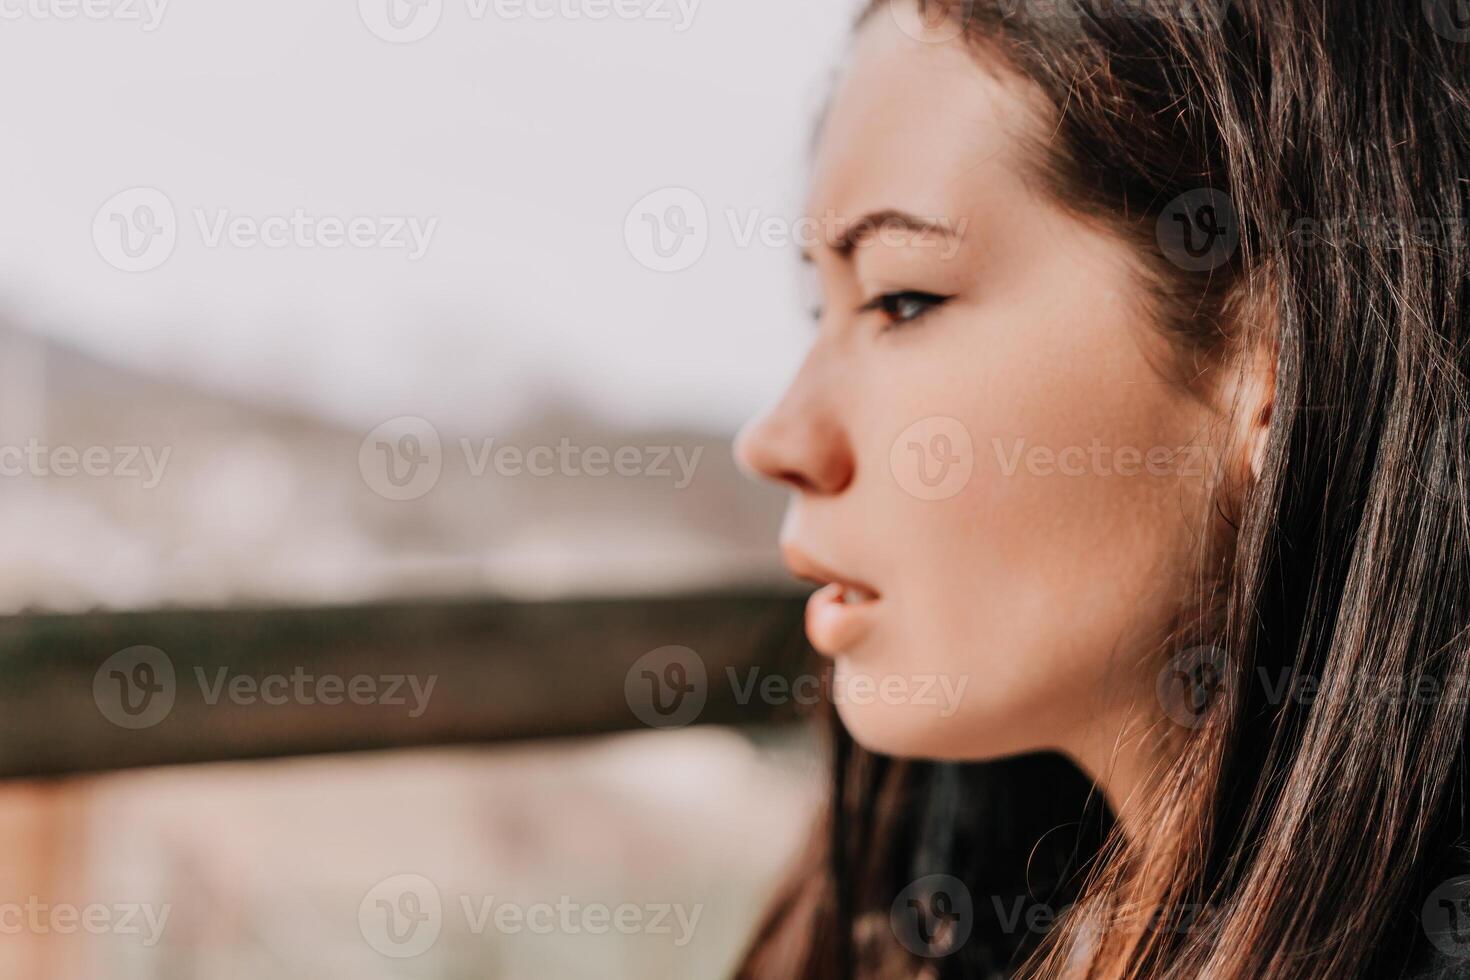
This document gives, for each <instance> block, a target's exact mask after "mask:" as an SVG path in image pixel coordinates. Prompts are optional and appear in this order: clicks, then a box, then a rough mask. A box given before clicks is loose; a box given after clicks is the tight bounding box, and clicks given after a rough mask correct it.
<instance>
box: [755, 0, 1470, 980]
mask: <svg viewBox="0 0 1470 980" xmlns="http://www.w3.org/2000/svg"><path fill="white" fill-rule="evenodd" d="M898 2H908V3H911V4H912V3H915V2H916V0H898ZM886 3H887V0H882V2H880V3H879V4H876V5H875V7H874V8H872V9H870V10H869V12H868V16H872V15H873V10H874V9H878V8H883V7H886ZM1450 6H1451V5H1450V3H1448V2H1447V3H1445V4H1443V5H1441V4H1439V3H1438V2H1437V0H1426V2H1422V3H1421V2H1419V0H1399V2H1393V3H1389V2H1385V0H1332V2H1330V3H1323V2H1320V0H968V2H961V0H947V2H944V3H939V4H935V3H932V2H931V3H927V4H925V7H926V8H927V9H928V10H929V11H931V12H932V11H934V10H940V11H942V12H943V13H944V14H945V15H946V16H947V17H949V18H950V19H951V23H957V24H959V25H962V27H963V32H964V38H965V40H966V41H968V42H969V43H970V44H971V45H972V46H973V48H974V49H975V53H976V57H977V59H978V60H979V61H980V62H982V63H983V64H985V65H986V67H987V68H990V69H999V70H1004V71H1006V72H1010V73H1012V74H1014V75H1015V76H1017V77H1018V78H1020V79H1024V80H1025V84H1028V85H1031V86H1034V87H1035V88H1037V89H1039V90H1040V92H1041V93H1043V94H1044V95H1045V96H1046V99H1047V101H1048V102H1049V103H1050V105H1051V106H1052V107H1053V109H1054V111H1055V119H1054V120H1051V123H1052V125H1051V126H1049V127H1048V131H1049V132H1050V133H1052V136H1051V138H1050V140H1049V141H1048V142H1047V144H1046V145H1045V146H1044V147H1039V148H1038V150H1039V154H1040V155H1039V157H1038V171H1037V172H1038V173H1039V174H1040V175H1041V177H1042V179H1043V180H1044V181H1045V183H1046V186H1047V188H1048V190H1049V191H1050V192H1051V193H1052V195H1053V196H1054V197H1055V199H1056V200H1057V201H1058V203H1060V204H1061V205H1063V206H1064V207H1066V208H1068V209H1070V210H1071V211H1072V212H1074V213H1076V214H1078V215H1081V216H1085V217H1088V218H1090V219H1096V220H1100V221H1104V222H1106V223H1107V224H1108V226H1109V227H1111V228H1113V229H1114V230H1115V231H1116V232H1117V233H1118V234H1119V235H1121V236H1124V237H1125V238H1127V239H1128V240H1130V241H1133V242H1135V243H1136V245H1137V251H1138V255H1139V257H1140V260H1141V264H1142V266H1143V267H1144V268H1145V269H1146V270H1147V274H1148V277H1149V282H1150V285H1151V286H1152V287H1153V295H1154V296H1155V297H1156V298H1157V299H1158V301H1159V303H1158V313H1159V322H1160V325H1161V327H1162V328H1163V329H1165V330H1166V331H1168V332H1169V333H1170V334H1171V335H1172V336H1174V337H1175V338H1177V340H1178V344H1177V345H1176V346H1177V348H1178V349H1179V350H1180V351H1181V352H1184V353H1186V354H1187V357H1186V359H1185V360H1186V362H1190V363H1196V364H1203V363H1210V362H1213V363H1227V362H1231V361H1232V359H1234V358H1237V357H1238V356H1240V355H1242V352H1246V351H1251V350H1255V351H1262V350H1264V351H1267V352H1268V354H1269V360H1270V363H1271V364H1272V365H1273V370H1274V384H1275V389H1274V390H1275V395H1274V399H1273V402H1272V408H1271V418H1270V432H1269V439H1268V443H1267V446H1266V451H1265V454H1264V459H1263V464H1262V466H1261V472H1260V473H1259V475H1258V476H1257V477H1256V478H1255V479H1254V480H1253V481H1252V483H1251V484H1250V485H1249V486H1248V487H1247V488H1245V489H1244V490H1243V491H1242V493H1241V494H1240V495H1239V496H1238V497H1233V498H1232V499H1231V500H1230V501H1225V500H1222V501H1221V502H1220V506H1221V508H1222V513H1223V514H1224V516H1225V517H1226V519H1227V521H1228V523H1229V525H1230V531H1231V533H1230V534H1229V535H1228V537H1229V541H1228V547H1226V548H1224V549H1220V550H1217V549H1208V550H1207V551H1205V552H1202V554H1201V555H1200V574H1199V576H1198V582H1197V583H1195V585H1196V586H1197V587H1196V588H1194V589H1192V590H1191V593H1192V598H1191V601H1190V603H1189V606H1190V609H1189V611H1188V615H1185V614H1183V613H1182V614H1181V620H1180V621H1181V624H1184V625H1181V627H1180V630H1179V632H1178V633H1177V634H1176V636H1175V637H1174V638H1173V640H1172V643H1173V644H1174V647H1173V649H1172V650H1166V651H1162V652H1161V653H1160V660H1159V667H1160V669H1166V665H1167V664H1168V662H1169V658H1170V657H1171V656H1172V655H1175V654H1177V653H1178V651H1189V650H1200V649H1206V650H1209V651H1212V652H1213V653H1212V655H1218V662H1213V663H1212V664H1211V666H1212V668H1213V669H1216V670H1218V671H1219V676H1218V679H1217V683H1216V684H1215V685H1213V696H1212V697H1211V698H1210V699H1209V701H1208V702H1207V703H1206V704H1205V705H1203V707H1202V711H1201V714H1200V717H1199V719H1198V722H1199V723H1198V724H1197V725H1192V726H1189V727H1188V728H1176V730H1175V731H1174V732H1173V733H1172V735H1171V737H1172V738H1174V739H1175V742H1176V743H1177V744H1174V745H1173V747H1172V749H1173V750H1172V751H1171V753H1170V755H1169V764H1168V766H1167V768H1166V769H1161V770H1160V771H1159V772H1158V773H1157V774H1156V776H1155V779H1154V780H1153V782H1154V783H1155V785H1153V786H1152V787H1151V793H1150V813H1151V817H1150V818H1149V819H1148V821H1147V822H1146V823H1145V826H1146V827H1147V832H1146V833H1145V834H1138V835H1134V836H1133V837H1132V838H1130V839H1126V840H1125V839H1123V838H1122V835H1120V834H1118V833H1116V832H1115V831H1114V829H1113V828H1112V826H1111V819H1110V817H1109V814H1108V813H1107V812H1106V808H1105V807H1104V806H1103V805H1102V803H1101V801H1100V799H1099V797H1098V794H1097V792H1096V790H1095V789H1094V787H1092V786H1091V785H1090V784H1089V783H1088V781H1087V780H1086V779H1084V778H1083V777H1082V776H1081V774H1080V773H1078V772H1077V771H1076V770H1075V769H1073V768H1072V767H1071V766H1070V765H1069V764H1067V763H1066V762H1064V761H1063V760H1061V759H1060V758H1057V757H1054V756H1032V757H1024V758H1015V759H1006V760H1000V761H994V762H984V763H973V764H956V763H944V764H941V763H930V762H921V761H903V760H897V759H891V758H887V757H884V756H881V755H877V754H874V753H871V752H868V751H865V750H863V749H861V748H860V747H858V746H856V745H854V744H853V743H852V741H851V739H850V738H849V736H847V735H846V733H845V732H843V731H842V730H841V727H840V726H839V725H836V724H835V723H834V725H833V736H832V754H833V773H834V778H833V796H832V801H831V805H830V811H829V814H828V817H827V819H826V821H825V822H824V825H823V828H822V830H821V833H819V834H818V836H817V838H816V840H815V842H814V844H813V847H812V849H811V853H810V854H809V855H808V859H807V862H806V863H805V864H804V865H803V866H802V868H801V869H800V872H799V873H798V874H797V875H796V876H794V877H793V879H792V881H791V883H790V884H789V886H788V887H787V888H786V889H785V890H784V891H783V892H782V893H781V895H780V896H778V899H777V901H776V903H775V905H774V907H773V910H772V912H771V914H770V916H769V917H768V919H767V920H766V922H765V923H764V925H763V926H762V927H761V929H760V930H759V932H758V934H757V936H756V939H755V942H754V943H753V945H752V948H751V951H750V953H749V955H748V957H747V959H746V962H745V964H744V966H743V967H742V971H741V976H742V977H752V978H761V980H767V978H780V977H802V978H849V977H885V978H886V977H935V978H947V977H985V976H995V975H1008V974H1011V973H1020V974H1023V975H1036V976H1069V977H1070V976H1098V977H1109V978H1113V977H1128V978H1144V977H1147V978H1160V977H1180V978H1190V980H1193V978H1199V977H1209V978H1211V980H1257V978H1262V977H1268V978H1273V980H1276V978H1280V980H1292V978H1302V980H1320V978H1324V977H1325V978H1333V980H1344V978H1353V977H1369V978H1380V977H1397V976H1404V975H1407V974H1406V972H1405V971H1406V969H1407V964H1409V963H1411V962H1413V961H1416V960H1417V959H1418V958H1420V957H1421V956H1422V955H1423V954H1424V953H1426V952H1432V949H1431V948H1430V941H1431V936H1430V935H1429V933H1431V932H1433V929H1432V928H1431V927H1430V923H1429V922H1428V918H1429V917H1430V915H1429V911H1428V910H1429V909H1430V908H1431V907H1432V905H1433V903H1430V905H1429V906H1426V897H1428V896H1431V894H1432V893H1435V889H1436V887H1437V886H1440V885H1441V883H1442V882H1443V880H1444V879H1446V878H1448V877H1450V875H1451V874H1452V873H1453V870H1454V868H1453V855H1454V854H1455V851H1456V848H1457V846H1458V845H1459V843H1460V841H1461V838H1462V836H1463V834H1464V832H1465V829H1466V828H1465V820H1466V817H1465V803H1466V795H1465V789H1466V786H1465V779H1466V752H1465V746H1466V734H1467V732H1466V720H1467V712H1466V699H1467V696H1470V658H1467V639H1470V424H1467V421H1470V414H1467V413H1470V386H1467V370H1470V330H1467V321H1466V312H1465V311H1466V300H1467V281H1470V262H1467V244H1470V243H1467V241H1466V238H1465V216H1466V214H1467V211H1466V199H1467V185H1470V86H1467V81H1470V74H1467V68H1470V24H1461V23H1460V22H1459V21H1456V20H1454V19H1453V18H1452V17H1450V16H1449V8H1450ZM1204 214H1208V215H1209V219H1210V223H1211V227H1210V228H1209V229H1207V230H1209V231H1210V232H1211V236H1212V238H1211V246H1212V247H1213V248H1214V249H1215V251H1214V252H1210V251H1209V250H1208V249H1204V250H1201V249H1200V248H1198V247H1197V246H1198V244H1199V243H1198V242H1195V241H1192V240H1191V239H1190V237H1189V236H1190V234H1191V229H1192V228H1194V224H1193V223H1194V222H1195V221H1196V220H1197V219H1198V218H1199V216H1200V215H1204ZM1176 227H1177V228H1178V229H1180V234H1181V235H1183V236H1184V237H1183V238H1178V237H1175V236H1174V232H1173V229H1175V228H1176ZM1196 230H1198V229H1196ZM1217 232H1218V233H1223V234H1224V236H1225V237H1224V238H1223V239H1220V238H1219V237H1218V236H1217V235H1216V234H1215V233H1217ZM1292 678H1295V679H1296V680H1298V681H1300V680H1302V679H1311V680H1312V682H1313V683H1316V684H1318V685H1321V686H1320V688H1318V689H1315V690H1317V696H1302V688H1301V687H1300V686H1297V687H1292V686H1290V683H1289V682H1288V683H1287V684H1286V685H1285V687H1286V688H1287V689H1289V690H1290V692H1291V694H1292V695H1294V696H1283V684H1282V680H1283V679H1288V681H1289V679H1292ZM1328 691H1330V692H1332V693H1331V695H1330V696H1329V695H1327V694H1326V693H1323V692H1328ZM1385 692H1387V693H1385ZM1395 692H1396V693H1395ZM933 876H944V879H943V880H945V881H949V882H958V883H959V888H960V889H961V890H962V891H963V892H964V893H965V896H966V897H967V899H968V906H969V907H968V908H967V918H966V921H965V922H964V925H963V928H964V931H965V932H966V933H967V935H965V936H964V937H963V941H953V942H946V941H944V940H945V938H946V937H945V935H944V934H942V933H940V934H927V933H926V935H925V940H926V941H927V942H930V943H931V946H932V948H930V949H923V948H918V949H916V948H915V944H914V943H913V942H912V941H907V940H910V939H911V938H912V937H908V936H906V935H905V934H904V930H903V928H900V927H898V925H897V924H896V923H897V920H898V919H899V918H900V917H901V914H902V912H903V908H904V904H903V903H904V901H905V900H906V896H908V897H909V898H912V896H913V895H915V894H920V893H922V892H923V890H924V889H925V888H929V889H930V890H931V891H932V890H933V886H932V885H928V886H926V885H924V884H923V883H924V882H925V881H926V880H928V879H930V878H932V877H933ZM916 887H917V888H918V889H919V891H918V892H915V889H916ZM920 897H921V899H922V894H921V895H920ZM947 898H948V899H950V900H953V899H954V898H955V896H954V895H949V896H947ZM1018 902H1020V903H1023V905H1034V904H1037V903H1043V904H1044V905H1045V906H1046V907H1048V908H1050V909H1054V910H1056V911H1057V912H1058V913H1059V915H1058V917H1057V919H1056V921H1055V924H1051V923H1049V922H1047V923H1044V924H1043V925H1037V924H1036V922H1035V920H1024V921H1023V920H1022V919H1018V917H1017V916H1016V915H1015V914H1014V913H1015V910H1016V909H1017V908H1018V905H1017V903H1018ZM1462 909H1463V906H1462ZM1421 911H1423V913H1424V917H1425V920H1426V921H1424V922H1421V921H1420V919H1421ZM955 918H956V919H958V916H956V917H955ZM949 938H950V939H955V938H957V937H955V936H953V935H951V936H949ZM936 943H937V944H936ZM1464 953H1465V954H1466V955H1470V946H1467V947H1466V948H1465V950H1464Z"/></svg>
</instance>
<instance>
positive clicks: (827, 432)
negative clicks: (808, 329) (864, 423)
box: [735, 359, 856, 495]
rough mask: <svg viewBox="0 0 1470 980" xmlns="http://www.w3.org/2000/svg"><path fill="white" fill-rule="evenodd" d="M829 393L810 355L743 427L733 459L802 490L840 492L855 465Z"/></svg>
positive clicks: (766, 477)
mask: <svg viewBox="0 0 1470 980" xmlns="http://www.w3.org/2000/svg"><path fill="white" fill-rule="evenodd" d="M832 391H833V389H832V387H831V385H829V384H823V383H822V381H821V379H820V378H818V377H817V371H816V369H815V366H814V364H813V362H812V360H811V359H808V361H807V363H806V364H804V365H802V369H801V371H800V372H799V373H798V374H797V376H796V379H795V380H794V381H793V382H792V383H791V387H790V388H788V389H786V393H785V395H784V396H782V398H781V401H780V402H779V403H778V404H777V405H776V407H775V408H773V409H771V410H770V411H769V412H767V413H766V414H765V415H763V416H761V417H759V418H756V419H753V420H752V421H751V422H750V423H749V424H747V425H746V426H745V428H744V429H743V430H741V433H740V435H739V437H738V438H737V439H736V441H735V458H736V460H737V461H738V462H739V463H740V465H741V466H742V467H744V468H745V469H746V470H748V471H749V472H752V473H754V474H756V475H757V476H761V477H764V478H765V479H767V480H772V481H775V482H777V483H783V484H785V485H787V486H788V487H790V488H792V489H794V490H798V491H800V492H802V493H808V494H827V495H830V494H838V493H841V492H842V491H843V490H845V489H846V488H847V486H848V485H849V484H850V483H852V478H853V475H854V473H855V472H856V465H855V460H854V459H853V453H852V443H851V440H850V439H849V436H848V431H847V428H846V426H845V425H844V424H843V421H842V419H841V418H840V417H839V416H838V413H837V411H836V410H835V407H836V403H837V400H836V399H835V398H834V397H831V395H832Z"/></svg>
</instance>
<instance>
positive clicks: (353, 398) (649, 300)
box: [0, 0, 853, 430]
mask: <svg viewBox="0 0 1470 980" xmlns="http://www.w3.org/2000/svg"><path fill="white" fill-rule="evenodd" d="M413 2H414V0H252V2H249V3H221V2H219V0H207V2H206V0H0V78H3V81H4V90H5V92H6V93H7V95H6V98H5V100H4V107H3V108H0V118H3V120H4V126H3V132H4V135H5V143H6V146H5V152H4V153H0V195H3V203H0V213H3V214H4V215H5V221H4V222H3V223H0V309H3V310H4V312H5V315H7V316H8V317H10V318H11V319H12V320H14V321H16V322H18V323H19V324H21V325H23V326H26V327H28V328H30V329H35V330H40V331H43V332H45V333H48V334H51V335H54V336H57V337H62V338H65V339H67V340H69V341H71V342H74V343H77V344H80V345H82V346H84V347H86V348H88V349H91V350H95V351H98V352H101V353H103V354H105V355H107V356H109V357H114V358H117V359H121V360H124V361H126V362H129V363H132V364H136V365H138V366H141V367H143V368H146V369H148V370H150V371H158V372H163V373H167V374H171V375H177V376H184V377H188V378H191V379H193V380H195V381H197V382H199V383H201V384H205V385H208V386H211V387H216V388H223V389H227V390H236V391H239V392H242V393H246V394H249V395H250V396H252V397H257V398H264V399H267V400H271V399H276V398H285V399H289V400H290V402H291V403H293V404H295V405H298V406H301V407H305V408H307V409H310V410H312V411H315V412H319V413H322V414H324V415H327V416H329V417H332V418H335V419H338V420H340V421H343V422H345V423H347V424H350V425H371V424H374V423H375V422H376V421H378V420H381V419H383V418H386V417H389V416H393V415H399V414H405V413H411V414H420V415H426V416H429V417H431V418H435V419H443V420H445V421H447V422H448V421H452V422H453V423H454V424H472V425H473V424H481V425H483V424H488V421H487V420H488V419H491V418H495V419H500V418H505V417H507V416H509V415H511V414H513V413H515V412H516V410H517V409H518V408H520V407H523V406H524V405H525V404H526V403H527V401H528V400H529V399H531V398H534V397H536V396H538V395H543V396H544V395H545V394H547V393H555V392H561V393H566V394H569V395H571V396H575V397H577V398H579V399H581V400H583V401H585V402H588V403H589V404H590V405H591V406H592V407H593V408H595V409H599V410H602V411H605V412H607V413H609V414H610V415H611V416H612V417H613V418H614V419H615V420H617V421H621V422H624V423H628V424H660V423H670V422H680V423H685V424H697V425H701V426H706V427H715V428H719V429H725V430H732V429H733V428H734V427H735V426H736V425H737V424H738V422H739V421H740V420H741V419H743V418H744V417H745V416H746V415H748V414H749V413H750V412H752V411H754V410H755V409H756V408H758V407H759V406H760V405H761V404H763V403H764V402H765V401H766V400H767V399H769V398H771V397H773V396H774V395H775V394H776V392H777V391H778V390H779V387H780V385H781V384H782V382H783V381H784V380H785V378H786V377H787V376H788V375H789V372H790V371H791V370H792V368H793V367H794V365H795V360H796V358H797V357H798V356H799V353H800V351H801V350H802V348H803V346H804V344H805V342H806V337H805V332H806V330H807V329H808V327H807V321H806V317H805V314H804V312H803V310H802V309H801V306H802V303H801V301H800V300H799V298H798V297H799V290H798V289H797V286H796V283H797V280H798V274H797V271H796V268H795V266H796V262H795V248H794V246H788V247H771V246H765V245H761V244H759V243H756V244H752V245H748V246H742V245H741V244H740V243H739V241H738V237H739V232H740V230H741V229H743V228H746V227H747V226H748V222H749V221H750V220H751V219H752V218H763V217H777V218H782V219H787V220H789V219H792V218H794V217H796V216H798V215H799V213H800V212H799V208H800V204H801V199H802V192H803V181H804V179H805V163H806V161H805V156H806V147H807V143H808V135H809V129H810V127H811V125H812V120H813V117H814V115H815V113H816V111H817V109H818V108H819V106H820V104H821V102H822V100H823V98H824V97H825V95H826V92H827V89H828V86H829V84H830V79H831V75H832V70H833V65H834V62H835V60H836V58H837V57H838V55H839V53H840V51H841V49H842V46H843V43H844V37H845V33H846V30H847V25H848V22H849V20H850V18H851V14H852V11H853V2H852V0H801V2H792V0H702V2H697V3H696V2H694V0H523V2H520V0H417V2H418V4H419V6H414V5H413ZM150 3H151V4H152V6H151V7H150V6H149V4H150ZM390 3H391V4H394V5H395V6H393V7H391V8H389V7H388V4H390ZM691 5H692V6H691ZM610 8H616V9H610ZM599 10H600V11H602V12H604V13H607V14H608V16H606V17H602V18H598V17H595V14H596V13H597V12H598V11H599ZM618 10H621V11H623V12H636V13H638V14H639V16H627V17H620V16H618V15H617V11H618ZM67 13H75V14H76V16H75V17H74V18H73V19H63V15H65V14H67ZM548 14H549V16H548ZM389 15H392V17H391V18H390V16H389ZM425 32H426V33H425ZM419 33H424V36H423V37H421V38H419V39H417V40H411V37H412V36H413V35H415V34H419ZM380 35H382V36H380ZM668 187H678V188H685V189H688V190H689V191H692V192H694V194H695V196H696V198H697V201H698V203H699V204H700V205H702V206H703V207H704V208H705V209H706V213H707V222H706V223H704V224H700V221H699V216H698V215H697V214H692V213H691V210H690V208H688V207H685V205H686V204H687V203H688V201H689V198H688V197H687V195H686V196H680V195H678V194H674V195H673V196H670V193H665V194H664V195H662V196H659V197H655V198H652V199H651V200H652V204H650V205H648V206H647V207H648V208H651V209H652V210H651V211H648V210H645V211H644V212H643V213H640V212H639V211H637V210H635V204H638V202H640V201H641V200H642V199H644V198H645V196H646V195H649V194H650V193H652V192H655V191H659V190H660V189H662V188H668ZM138 189H142V190H138ZM160 202H161V203H160ZM647 214H651V215H653V217H651V218H649V217H645V215H647ZM272 219H274V220H272ZM353 219H358V220H357V221H355V222H354V220H353ZM363 219H365V220H363ZM655 226H657V227H655ZM640 229H642V230H643V231H645V232H646V233H647V234H648V235H652V234H654V233H655V232H657V233H659V234H660V235H668V236H674V235H676V234H677V233H678V232H679V231H680V229H694V234H693V235H692V237H691V236H688V235H686V236H684V237H682V238H667V239H665V238H660V241H661V242H664V243H665V247H664V250H663V251H662V252H659V251H657V250H656V251H654V252H652V253H650V252H649V251H648V247H649V246H648V244H647V242H646V241H644V242H642V244H639V242H640V241H641V240H639V239H638V238H637V235H638V234H640V233H641V232H640ZM260 239H268V240H269V241H270V242H271V244H270V245H266V244H262V243H261V242H260ZM348 239H351V240H348ZM630 240H632V241H633V242H634V244H633V245H630V244H629V242H630ZM687 241H694V242H696V243H698V242H700V241H705V242H707V247H705V248H704V250H703V253H702V254H699V255H698V258H697V260H693V259H691V257H690V256H691V253H690V252H688V251H687V250H686V251H680V252H672V245H671V244H669V243H675V242H678V243H683V242H687ZM696 251H697V249H696ZM690 261H692V265H689V264H688V263H689V262H690ZM660 264H664V265H674V266H683V265H688V267H687V268H681V269H680V270H679V271H674V272H661V271H656V270H655V269H653V268H649V266H650V265H652V266H658V265H660ZM130 265H132V266H139V267H146V268H144V269H143V271H125V269H126V268H127V267H129V266H130Z"/></svg>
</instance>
